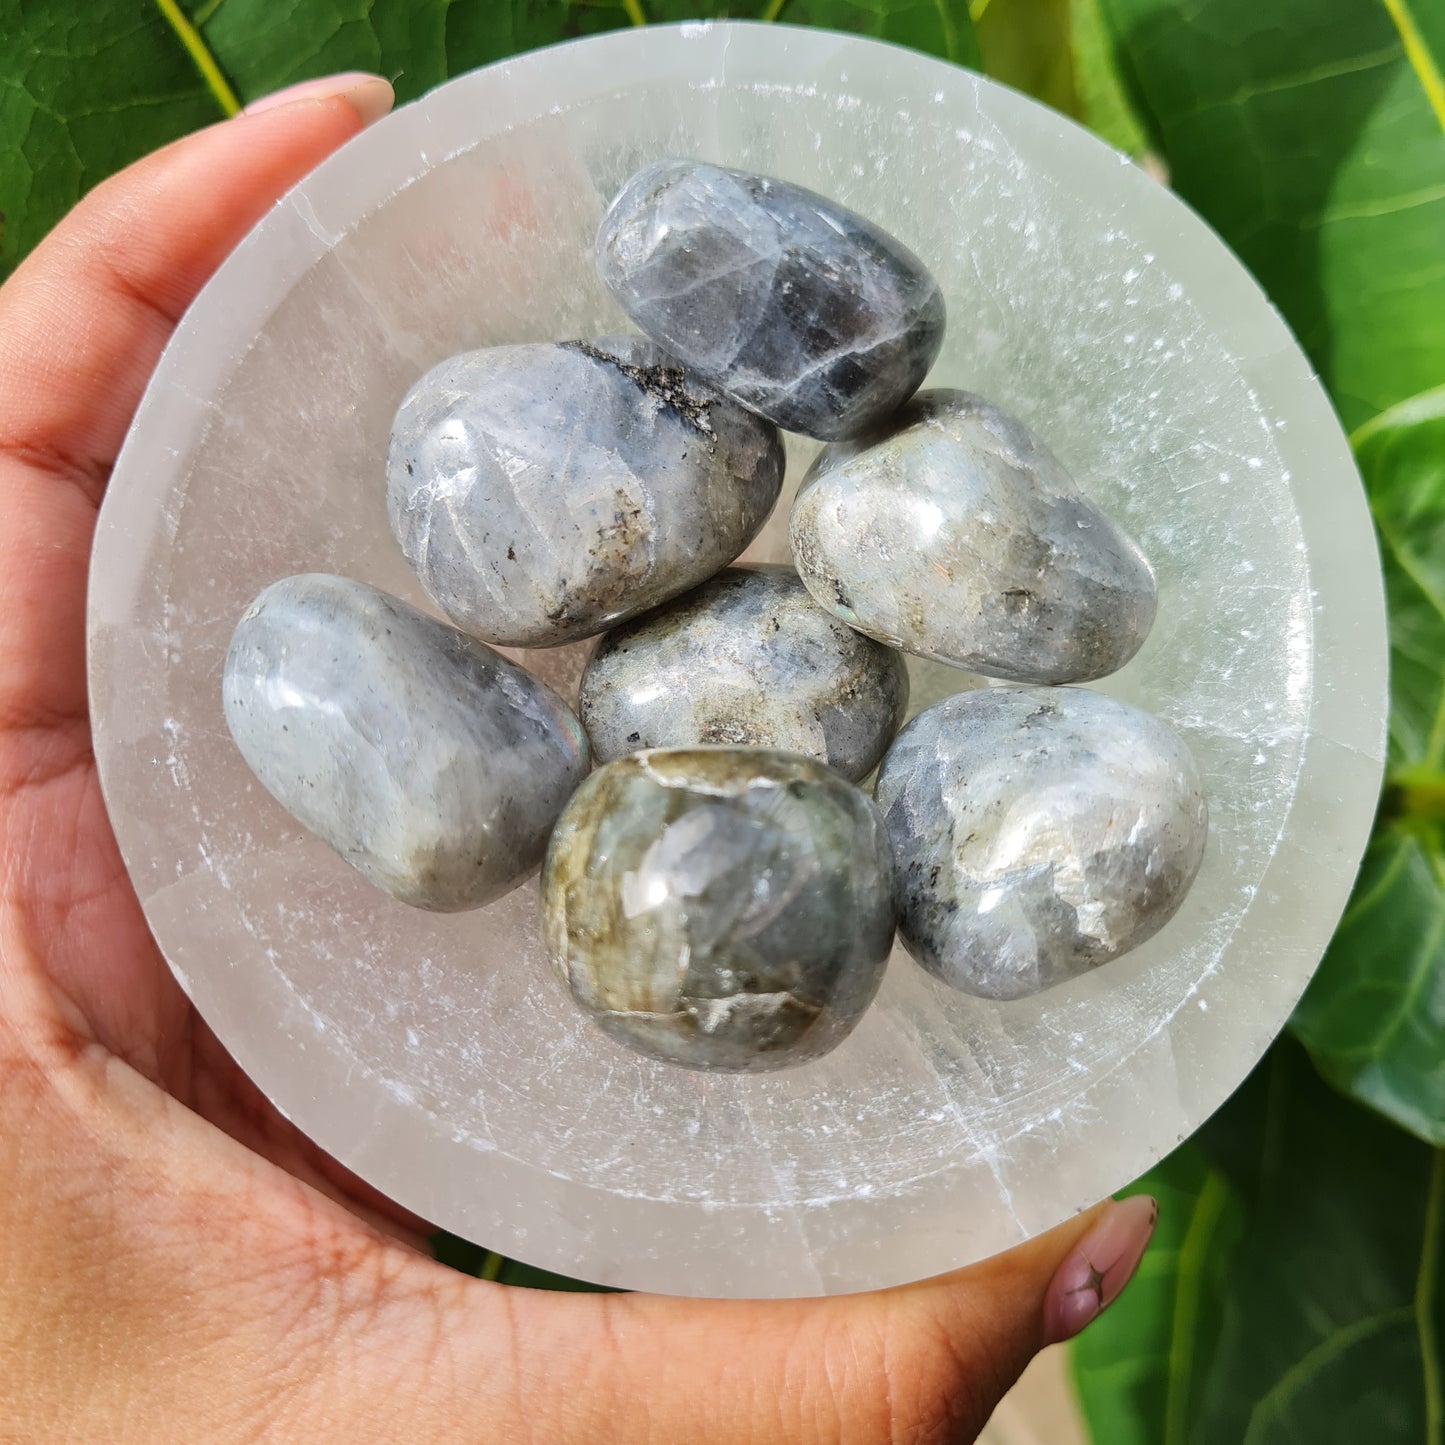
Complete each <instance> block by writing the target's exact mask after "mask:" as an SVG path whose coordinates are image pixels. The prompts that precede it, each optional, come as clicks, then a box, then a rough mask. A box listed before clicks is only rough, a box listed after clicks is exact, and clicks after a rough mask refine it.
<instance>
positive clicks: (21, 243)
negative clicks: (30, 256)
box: [0, 0, 225, 279]
mask: <svg viewBox="0 0 1445 1445" xmlns="http://www.w3.org/2000/svg"><path fill="white" fill-rule="evenodd" d="M81 13H82V12H81V10H80V9H79V8H78V7H77V6H76V5H75V3H74V0H29V3H25V0H0V37H3V43H0V212H3V213H4V229H3V232H0V279H3V278H4V277H5V276H6V275H8V274H9V272H10V271H12V270H13V269H14V268H15V266H16V265H17V264H18V263H19V261H20V259H21V258H22V257H23V256H24V255H25V254H26V253H27V252H28V251H29V250H30V248H31V247H32V246H34V245H35V243H36V242H37V241H38V240H39V239H40V238H41V237H42V236H43V235H44V234H45V233H46V232H47V231H48V230H49V229H50V228H51V226H53V225H54V224H55V222H56V221H58V220H59V219H60V217H61V216H62V215H63V214H64V213H65V212H66V211H67V210H69V208H70V207H71V206H73V205H74V204H75V202H76V201H77V200H78V199H79V198H80V197H81V196H82V195H83V194H84V193H85V192H86V191H88V190H89V189H90V187H91V186H93V185H95V184H96V182H98V181H101V180H103V179H104V178H105V177H106V176H108V175H110V174H111V172H112V171H116V170H119V169H120V168H121V167H122V166H124V165H128V164H129V163H130V162H131V161H133V160H135V159H136V158H137V157H138V156H142V155H144V154H145V153H146V152H147V151H150V150H154V149H155V148H156V147H157V146H160V145H164V144H165V143H166V142H167V141H169V140H172V139H174V138H175V137H176V136H178V135H181V134H183V133H184V132H186V131H189V130H195V129H196V128H197V127H199V126H203V125H206V124H208V123H209V122H211V121H213V120H219V119H220V117H221V116H222V115H223V114H224V113H225V112H224V108H223V105H222V102H221V100H220V98H219V97H218V96H217V95H216V93H215V92H214V91H213V90H212V88H211V87H210V85H209V84H208V82H207V80H206V79H205V77H204V76H203V75H202V73H201V71H200V70H199V69H198V68H197V66H196V62H195V59H194V57H193V56H192V55H190V54H189V53H188V52H187V50H186V47H185V44H184V43H183V41H182V39H181V37H180V35H178V33H177V32H176V30H175V28H174V26H173V25H172V24H171V23H170V21H169V20H167V18H166V16H165V14H164V13H163V12H162V10H161V8H160V7H159V6H158V5H157V4H156V3H155V0H106V3H104V4H88V5H86V6H85V7H84V19H82V18H81Z"/></svg>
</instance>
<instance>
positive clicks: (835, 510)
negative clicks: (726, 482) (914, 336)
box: [790, 390, 1155, 683]
mask: <svg viewBox="0 0 1445 1445" xmlns="http://www.w3.org/2000/svg"><path fill="white" fill-rule="evenodd" d="M790 527H791V534H792V544H793V560H794V562H795V563H796V564H797V568H798V572H799V575H800V576H801V577H802V579H803V581H804V582H805V583H806V584H807V586H808V590H809V591H810V592H812V594H813V596H814V597H816V598H817V599H818V601H819V602H821V603H822V604H823V606H825V607H827V608H829V609H830V610H831V611H832V612H834V613H835V614H836V615H837V616H838V617H841V618H842V619H843V621H844V622H846V623H848V625H849V626H850V627H856V628H858V629H859V630H860V631H862V632H866V633H867V634H868V635H869V636H870V637H876V638H878V639H879V640H880V641H882V642H887V643H890V644H891V645H892V646H894V647H901V648H902V649H903V650H904V651H905V652H913V653H917V654H918V655H919V656H921V657H931V658H935V659H936V660H937V661H939V662H946V663H949V664H951V665H952V666H954V667H962V668H967V669H968V670H969V671H971V672H978V673H982V674H984V675H985V676H988V677H1001V678H1006V679H1008V680H1010V681H1013V682H1050V683H1062V682H1087V681H1089V680H1090V679H1092V678H1097V677H1103V676H1105V675H1106V674H1107V673H1111V672H1114V671H1116V670H1117V669H1118V668H1120V667H1122V666H1123V665H1124V664H1125V663H1126V662H1128V661H1129V659H1130V658H1131V657H1133V655H1134V654H1135V653H1136V652H1137V651H1138V650H1139V648H1140V647H1141V646H1142V645H1143V642H1144V639H1145V637H1146V636H1147V635H1148V632H1149V628H1150V626H1151V625H1152V623H1153V621H1154V607H1155V586H1154V573H1153V570H1152V569H1151V568H1150V566H1149V563H1148V562H1147V561H1146V560H1145V559H1144V556H1143V554H1142V553H1141V552H1140V551H1139V548H1138V547H1137V546H1136V545H1135V544H1134V542H1133V541H1132V540H1131V539H1130V538H1129V536H1128V535H1127V534H1126V533H1125V532H1124V531H1123V529H1122V528H1121V527H1119V526H1118V524H1117V523H1115V522H1114V521H1113V520H1111V519H1110V518H1109V517H1107V516H1106V515H1105V514H1104V513H1103V512H1101V511H1100V510H1099V509H1098V508H1097V507H1096V506H1094V504H1093V503H1092V502H1090V501H1089V499H1088V498H1087V497H1085V496H1084V495H1083V494H1082V493H1081V492H1080V491H1079V489H1078V488H1077V487H1076V486H1075V485H1074V482H1073V480H1072V478H1071V477H1070V476H1069V474H1068V473H1067V472H1066V471H1065V470H1064V468H1063V467H1062V466H1061V465H1060V464H1059V462H1058V461H1057V460H1056V459H1055V458H1054V456H1053V454H1052V453H1051V452H1050V451H1049V450H1048V449H1047V448H1046V447H1045V446H1044V444H1043V443H1042V442H1041V441H1040V440H1039V439H1038V437H1036V436H1035V435H1034V434H1033V432H1031V431H1030V430H1029V429H1028V428H1027V427H1026V426H1025V425H1024V424H1023V423H1022V422H1020V421H1018V420H1017V419H1016V418H1014V417H1012V416H1010V415H1009V414H1008V413H1007V412H1004V411H1001V410H999V408H998V407H996V406H993V405H992V404H991V403H989V402H987V401H984V400H983V399H982V398H981V397H977V396H972V395H970V394H969V393H968V392H963V391H942V390H940V391H926V392H921V393H920V394H919V395H918V396H916V397H915V398H914V399H913V400H912V401H911V402H909V403H908V405H907V406H906V407H904V408H903V409H902V411H901V412H900V413H899V414H898V416H897V417H896V418H895V419H894V420H893V421H892V422H890V423H889V425H888V426H887V427H886V428H885V429H884V430H883V431H882V432H881V433H878V434H876V435H872V436H868V437H864V438H861V439H860V440H858V441H856V442H850V443H841V444H838V445H835V446H830V447H827V448H825V449H824V451H823V452H822V454H821V455H820V456H819V457H818V459H817V461H816V462H815V463H814V464H813V468H812V470H811V471H810V472H809V473H808V475H807V477H806V478H804V481H803V486H802V488H801V489H800V490H799V493H798V497H797V500H796V501H795V503H794V505H793V513H792V519H791V524H790Z"/></svg>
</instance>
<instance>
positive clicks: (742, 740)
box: [579, 567, 908, 782]
mask: <svg viewBox="0 0 1445 1445" xmlns="http://www.w3.org/2000/svg"><path fill="white" fill-rule="evenodd" d="M907 706H908V671H907V668H906V667H905V666H904V662H903V658H902V656H901V655H900V654H899V653H897V652H895V651H894V650H893V649H892V648H891V647H884V646H883V645H882V644H881V643H878V642H874V641H873V640H872V639H871V638H868V637H864V636H863V635H862V634H861V633H857V632H854V631H853V629H852V628H851V627H848V626H846V625H845V624H844V623H842V622H839V621H838V619H837V618H836V617H834V616H833V615H832V614H831V613H830V612H825V611H824V610H823V609H822V608H821V607H819V606H818V604H817V603H816V602H814V601H813V599H812V597H811V596H810V595H809V593H808V589H807V588H806V587H804V586H803V584H802V582H801V581H799V579H798V574H797V573H796V572H794V571H793V569H792V568H791V567H756V568H752V567H747V568H744V567H730V568H727V569H726V570H725V571H723V572H720V573H718V575H717V576H716V577H714V578H713V579H712V580H711V581H709V582H704V583H703V585H702V586H701V587H698V588H695V589H694V590H693V591H691V592H689V593H687V594H686V595H684V596H682V597H679V598H678V599H677V600H676V601H674V602H669V603H667V604H665V605H664V606H662V607H660V608H658V609H657V610H656V611H655V612H649V613H648V614H647V615H646V616H645V617H639V618H637V619H636V620H635V621H633V622H629V623H626V624H625V625H623V626H622V627H619V628H618V629H616V631H614V632H609V633H608V634H607V636H606V637H605V638H603V640H602V645H601V646H600V647H599V648H598V649H597V651H596V653H595V654H594V655H593V657H592V660H591V662H589V663H588V665H587V670H586V672H585V673H584V674H583V676H582V693H581V697H580V699H579V711H580V712H581V714H582V722H583V724H584V726H585V727H586V729H587V734H588V736H589V737H590V738H591V739H592V746H593V749H594V750H595V751H596V753H597V756H598V757H599V758H600V759H602V760H603V761H607V760H610V759H612V758H620V757H622V756H624V755H625V754H627V753H635V752H638V751H640V750H641V749H643V748H677V747H692V746H696V745H697V744H699V743H704V744H708V743H725V744H726V743H731V744H736V745H744V746H749V747H764V748H779V749H782V750H783V751H785V752H794V753H805V754H806V755H807V756H809V757H813V758H817V759H819V760H820V761H821V762H825V763H827V764H828V766H829V767H831V768H832V769H833V770H834V771H835V772H837V773H839V774H841V775H842V776H843V777H845V778H847V779H848V780H849V781H850V782H857V781H858V779H859V778H863V777H866V776H867V775H868V774H869V773H871V772H872V771H873V769H874V768H875V767H877V765H878V760H879V758H881V757H882V756H883V750H884V749H885V748H886V747H887V746H888V744H889V742H890V741H891V740H892V738H893V735H894V733H896V732H897V731H898V728H899V726H900V725H901V724H902V722H903V715H904V712H905V710H906V708H907Z"/></svg>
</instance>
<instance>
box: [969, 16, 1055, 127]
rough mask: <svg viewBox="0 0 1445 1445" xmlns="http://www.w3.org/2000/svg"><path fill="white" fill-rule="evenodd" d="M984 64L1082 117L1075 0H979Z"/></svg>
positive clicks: (1019, 87) (1000, 76) (1005, 79)
mask: <svg viewBox="0 0 1445 1445" xmlns="http://www.w3.org/2000/svg"><path fill="white" fill-rule="evenodd" d="M972 13H973V15H974V23H975V26H976V28H977V30H978V45H979V50H980V52H981V53H982V56H983V68H984V70H985V71H986V72H987V73H988V74H989V75H990V76H992V77H993V78H994V79H995V80H1001V81H1003V82H1004V84H1005V85H1011V86H1013V87H1014V89H1015V90H1022V91H1023V92H1024V93H1025V94H1027V95H1032V96H1035V97H1037V98H1038V99H1039V100H1041V101H1043V102H1044V104H1045V105H1051V106H1053V108H1054V109H1055V110H1060V111H1063V113H1064V114H1065V115H1072V116H1079V115H1081V114H1082V110H1081V107H1080V104H1079V92H1078V90H1077V89H1076V87H1075V84H1074V60H1073V55H1072V53H1071V51H1070V49H1069V0H974V5H973V12H972Z"/></svg>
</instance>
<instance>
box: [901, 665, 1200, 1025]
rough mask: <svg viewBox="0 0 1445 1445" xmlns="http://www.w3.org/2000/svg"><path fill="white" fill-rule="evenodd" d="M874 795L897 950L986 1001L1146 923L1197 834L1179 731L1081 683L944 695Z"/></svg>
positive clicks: (1179, 891)
mask: <svg viewBox="0 0 1445 1445" xmlns="http://www.w3.org/2000/svg"><path fill="white" fill-rule="evenodd" d="M877 798H878V806H879V808H880V809H882V811H883V815H884V819H885V821H886V822H887V825H888V833H889V837H890V838H891V839H892V842H893V850H894V855H895V857H896V860H897V870H898V871H897V880H898V881H897V900H898V912H899V924H898V926H899V933H900V936H901V937H902V939H903V942H904V944H905V945H906V946H907V948H908V951H909V952H910V953H911V954H912V955H913V956H914V957H915V958H916V959H917V960H918V961H919V962H920V963H921V964H923V966H924V967H925V968H926V969H928V970H929V972H931V973H934V974H936V975H937V976H938V977H939V978H941V979H943V981H944V982H945V983H950V984H952V985H953V986H954V987H955V988H960V989H963V990H964V991H965V992H967V993H974V994H981V995H982V996H984V997H985V998H998V999H1013V998H1021V997H1023V996H1024V995H1026V994H1031V993H1035V992H1037V991H1038V990H1039V989H1043V988H1048V987H1050V986H1051V985H1053V984H1056V983H1062V982H1063V981H1064V980H1066V979H1070V978H1073V977H1074V976H1075V975H1077V974H1080V973H1083V972H1085V971H1086V970H1087V969H1090V968H1093V967H1095V966H1096V965H1097V964H1100V963H1103V962H1105V961H1106V960H1108V959H1111V958H1116V957H1118V955H1119V954H1121V953H1124V952H1126V951H1127V950H1128V949H1131V948H1134V947H1135V946H1136V945H1138V944H1140V943H1142V942H1143V941H1144V940H1145V939H1146V938H1149V937H1151V936H1152V935H1153V934H1155V933H1157V932H1158V930H1159V929H1161V928H1162V927H1163V926H1164V925H1165V923H1167V922H1168V921H1169V918H1170V917H1171V916H1172V914H1173V913H1174V911H1175V909H1177V908H1178V907H1179V905H1180V903H1181V902H1182V901H1183V899H1184V895H1185V893H1187V892H1188V890H1189V885H1190V883H1192V882H1193V880H1194V875H1195V873H1196V871H1197V870H1198V868H1199V863H1200V859H1201V858H1202V857H1203V854H1204V843H1205V836H1206V833H1207V830H1208V809H1207V807H1206V804H1205V800H1204V792H1203V789H1202V786H1201V783H1200V779H1199V771H1198V769H1197V767H1196V766H1195V763H1194V759H1193V758H1192V757H1191V756H1190V753H1189V749H1188V748H1187V747H1186V746H1185V745H1184V742H1183V741H1182V740H1181V739H1180V737H1179V736H1178V735H1177V734H1176V733H1175V732H1173V731H1172V729H1170V728H1169V727H1167V726H1165V724H1164V723H1162V722H1160V721H1159V719H1158V718H1156V717H1153V716H1151V715H1150V714H1149V713H1146V712H1144V711H1142V710H1141V709H1139V708H1136V707H1131V706H1129V705H1128V704H1127V703H1122V702H1118V701H1116V700H1115V699H1114V698H1110V697H1104V696H1103V695H1102V694H1100V693H1095V692H1086V691H1084V690H1082V689H1080V688H1046V687H994V688H987V689H981V690H978V691H973V692H963V693H957V694H955V695H954V696H953V697H950V698H946V699H945V700H944V701H943V702H941V703H938V704H937V705H936V706H934V707H931V708H929V709H928V710H927V711H926V712H922V713H920V714H919V715H918V716H917V717H916V718H914V719H913V721H912V722H911V723H909V724H908V726H907V727H906V728H904V729H903V731H902V732H901V733H900V734H899V735H898V740H897V741H896V742H895V743H894V744H893V747H892V748H891V749H890V750H889V752H888V756H887V757H885V758H884V760H883V766H882V768H881V769H879V773H878V787H877Z"/></svg>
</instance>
